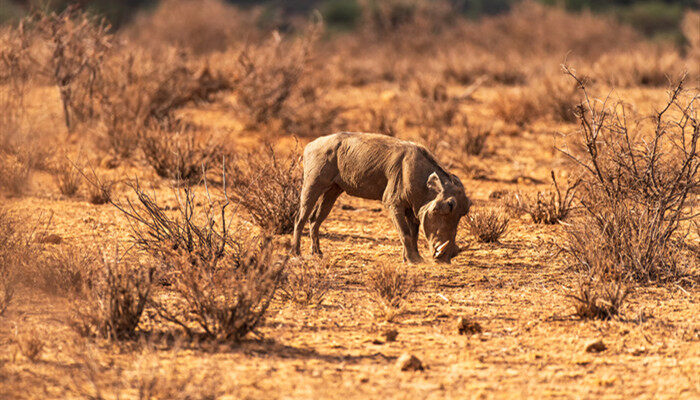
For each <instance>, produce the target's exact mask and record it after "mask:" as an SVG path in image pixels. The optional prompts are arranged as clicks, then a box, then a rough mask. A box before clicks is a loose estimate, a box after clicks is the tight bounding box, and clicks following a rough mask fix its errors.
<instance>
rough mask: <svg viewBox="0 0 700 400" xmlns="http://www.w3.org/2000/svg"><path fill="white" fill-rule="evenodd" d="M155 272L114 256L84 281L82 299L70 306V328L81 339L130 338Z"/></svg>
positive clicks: (147, 297) (120, 256)
mask: <svg viewBox="0 0 700 400" xmlns="http://www.w3.org/2000/svg"><path fill="white" fill-rule="evenodd" d="M154 272H155V268H154V267H152V266H148V265H144V264H141V263H140V262H138V261H136V260H134V259H130V258H129V256H128V255H126V256H125V255H119V254H117V255H116V256H115V258H114V259H108V258H107V257H106V256H105V255H104V254H103V255H102V258H101V260H100V263H99V264H98V265H97V266H96V268H93V269H92V270H91V271H90V272H89V273H90V277H89V278H87V279H85V283H89V284H87V285H86V286H87V287H85V288H84V289H83V291H84V293H85V298H84V299H79V300H76V301H75V302H74V303H73V306H72V311H73V316H72V318H71V321H70V324H71V327H72V328H73V329H74V330H75V331H76V332H78V333H79V334H80V335H83V336H89V337H93V336H99V337H104V338H108V339H112V340H123V339H129V338H133V337H134V335H135V334H136V328H137V327H138V325H139V321H140V320H141V315H142V314H143V310H144V308H145V307H146V305H147V304H148V300H149V297H150V295H151V288H152V283H153V277H154V276H153V275H154Z"/></svg>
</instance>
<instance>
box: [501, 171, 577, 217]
mask: <svg viewBox="0 0 700 400" xmlns="http://www.w3.org/2000/svg"><path fill="white" fill-rule="evenodd" d="M551 176H552V184H553V187H554V188H553V189H554V190H549V191H546V192H537V194H536V195H535V196H534V197H532V196H528V195H523V194H516V195H515V197H514V199H512V201H511V204H508V206H509V207H511V208H513V209H514V210H515V211H516V212H517V213H526V214H528V215H529V216H530V217H531V218H532V221H533V222H535V223H538V224H539V223H542V224H556V223H557V222H559V221H563V220H564V219H566V217H567V216H568V215H569V213H570V212H571V210H572V209H573V202H574V196H575V194H576V187H577V186H578V185H579V184H580V183H581V181H575V182H574V183H572V184H570V185H569V186H567V188H566V191H565V192H564V193H562V191H561V189H559V185H558V184H557V180H556V178H555V177H554V171H552V173H551Z"/></svg>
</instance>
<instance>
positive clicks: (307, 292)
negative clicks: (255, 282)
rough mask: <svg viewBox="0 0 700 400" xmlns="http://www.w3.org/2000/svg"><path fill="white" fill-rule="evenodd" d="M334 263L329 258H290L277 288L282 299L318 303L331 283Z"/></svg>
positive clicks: (311, 304) (333, 274) (326, 292)
mask: <svg viewBox="0 0 700 400" xmlns="http://www.w3.org/2000/svg"><path fill="white" fill-rule="evenodd" d="M335 268H336V264H335V262H333V261H329V260H319V259H304V258H295V259H291V260H290V261H289V262H288V263H287V266H286V268H285V271H284V278H283V280H282V284H281V286H280V290H279V297H280V299H281V300H282V301H285V302H293V303H296V304H299V305H303V306H317V305H320V304H321V303H322V302H323V300H324V298H325V297H326V294H328V291H329V290H330V289H331V287H332V285H333V281H334V278H335V272H334V271H333V270H334V269H335Z"/></svg>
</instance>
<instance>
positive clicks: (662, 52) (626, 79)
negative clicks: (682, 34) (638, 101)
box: [592, 44, 699, 87]
mask: <svg viewBox="0 0 700 400" xmlns="http://www.w3.org/2000/svg"><path fill="white" fill-rule="evenodd" d="M592 68H593V73H592V74H593V76H594V77H596V78H599V79H601V80H602V81H603V82H605V83H607V84H609V85H611V86H618V87H635V86H664V87H665V86H668V85H669V84H670V83H671V82H673V81H676V80H677V79H679V78H680V77H681V76H683V74H684V73H691V74H693V75H691V78H693V79H697V78H698V76H699V75H698V71H697V68H694V67H693V65H692V62H691V63H686V62H685V61H684V60H683V59H682V58H681V56H680V55H679V54H678V52H677V51H676V50H675V49H669V48H668V47H667V46H663V45H655V44H640V45H637V46H635V47H634V48H633V49H632V50H627V51H623V52H614V53H610V54H605V55H603V56H602V57H601V58H600V59H599V60H598V61H597V62H596V63H595V64H594V65H593V67H592Z"/></svg>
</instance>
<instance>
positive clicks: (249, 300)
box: [112, 174, 286, 341]
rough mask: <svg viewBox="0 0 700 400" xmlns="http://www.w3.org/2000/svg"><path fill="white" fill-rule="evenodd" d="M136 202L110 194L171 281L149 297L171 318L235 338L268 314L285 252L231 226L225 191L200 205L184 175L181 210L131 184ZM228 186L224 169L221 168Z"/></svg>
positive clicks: (141, 244)
mask: <svg viewBox="0 0 700 400" xmlns="http://www.w3.org/2000/svg"><path fill="white" fill-rule="evenodd" d="M130 186H131V187H132V189H133V190H134V193H135V194H136V196H137V198H138V203H132V202H131V201H127V204H126V205H122V204H119V203H117V202H114V201H113V202H112V204H113V205H114V206H116V207H117V208H118V209H119V210H120V211H121V212H123V213H124V215H125V216H126V217H127V219H129V221H130V223H131V225H130V227H131V235H132V238H133V240H134V241H135V244H136V245H137V246H138V247H140V248H141V249H143V250H145V251H146V252H148V253H150V254H151V255H153V256H155V258H156V259H157V260H158V261H159V264H160V271H161V273H162V275H161V280H162V281H164V282H167V283H168V285H167V286H165V287H164V288H162V289H161V290H159V292H158V293H157V295H156V296H154V297H153V300H152V304H153V306H154V307H155V308H156V310H157V311H158V314H159V315H160V316H161V317H162V318H164V319H165V320H167V321H170V322H172V323H175V324H177V325H179V326H180V327H182V328H183V329H184V330H185V331H186V332H187V333H188V334H189V335H191V336H192V335H195V333H196V332H195V328H193V327H192V324H194V325H196V326H197V327H198V328H200V329H201V330H202V331H203V334H204V336H206V337H209V338H215V339H219V340H233V341H238V340H240V339H241V338H243V336H245V335H246V334H247V333H248V332H251V331H254V330H255V329H256V327H257V326H258V325H259V324H261V323H262V322H263V320H264V317H265V313H266V311H267V308H268V307H269V304H270V301H271V300H272V298H273V296H274V295H275V291H276V289H277V287H278V284H279V281H280V279H281V278H282V270H283V267H284V265H285V263H286V258H284V257H278V256H277V254H276V253H275V249H274V248H273V246H272V244H271V242H270V240H267V239H262V240H259V241H256V240H253V241H251V240H247V239H245V237H244V235H243V234H242V233H240V232H237V236H236V237H235V238H234V237H232V236H230V234H231V227H230V224H231V219H230V218H227V216H226V208H227V207H228V205H229V204H230V203H229V201H228V199H227V198H226V197H225V196H224V199H220V200H217V199H215V198H213V197H212V195H211V194H210V193H209V192H208V190H207V192H206V199H207V202H206V204H204V205H202V206H201V207H200V206H197V203H198V200H197V198H196V195H195V193H194V190H193V187H192V186H191V185H189V184H187V183H185V185H184V186H183V187H182V188H181V189H178V191H177V192H176V198H177V200H178V207H177V210H178V211H177V212H178V215H177V216H172V215H171V214H170V213H167V212H165V211H164V210H163V207H162V206H161V205H159V204H157V203H156V201H155V199H154V198H152V197H151V196H149V195H148V194H147V193H145V192H144V191H143V190H142V189H141V188H140V186H139V185H138V183H135V184H130ZM223 192H224V194H225V193H226V175H225V174H224V176H223Z"/></svg>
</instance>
